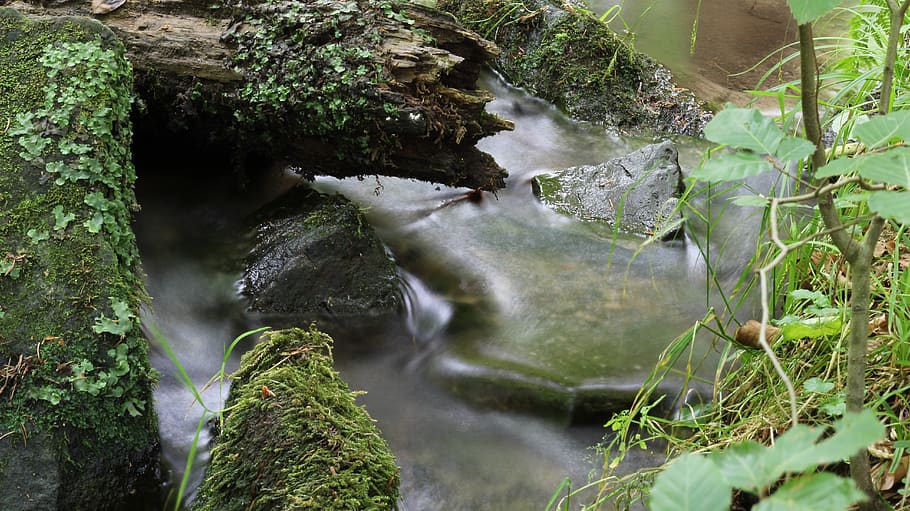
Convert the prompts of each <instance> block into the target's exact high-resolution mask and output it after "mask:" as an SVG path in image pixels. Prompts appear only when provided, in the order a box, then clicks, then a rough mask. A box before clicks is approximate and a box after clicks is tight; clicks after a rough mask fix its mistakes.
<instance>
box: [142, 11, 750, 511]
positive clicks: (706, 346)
mask: <svg viewBox="0 0 910 511" xmlns="http://www.w3.org/2000/svg"><path fill="white" fill-rule="evenodd" d="M627 3H629V2H627ZM484 87H486V88H488V89H490V90H492V91H493V92H494V93H495V95H496V97H497V98H498V99H496V100H495V101H494V102H492V103H491V104H490V106H489V109H490V110H491V111H494V112H496V113H499V114H500V115H502V116H503V117H506V118H508V119H511V120H514V121H515V123H516V130H515V131H513V132H508V133H502V134H499V135H497V136H494V137H491V138H489V139H485V140H482V141H481V143H480V144H479V146H480V148H481V149H482V150H484V151H487V152H489V153H490V154H492V155H493V156H494V157H495V158H496V160H497V161H498V162H499V163H500V164H501V165H502V166H503V167H505V168H506V169H507V170H508V171H509V172H510V178H509V180H508V187H507V188H506V189H504V190H502V191H500V192H498V193H497V194H496V195H495V196H494V195H492V194H485V195H484V197H483V198H482V200H481V201H480V202H472V201H468V200H461V199H462V198H463V196H464V193H465V192H466V190H455V189H450V188H445V187H438V186H435V185H431V184H426V183H418V182H413V181H407V180H401V179H391V178H379V179H374V178H367V179H365V180H356V179H349V180H344V181H339V180H335V179H319V180H318V181H317V182H316V183H315V185H314V186H315V187H316V188H318V189H320V190H322V191H325V192H338V193H342V194H344V195H346V196H347V197H349V198H350V199H351V200H353V201H355V202H356V203H358V204H359V205H360V206H362V207H363V208H364V209H365V210H367V211H368V213H367V217H368V219H369V221H370V222H371V224H373V225H374V226H375V227H376V229H377V232H378V233H379V235H380V237H381V238H382V239H383V241H384V242H385V243H386V244H387V245H388V247H389V248H390V250H391V252H392V253H393V254H394V256H395V258H396V261H397V263H398V264H399V266H400V268H401V270H400V271H401V275H402V282H403V294H404V297H405V302H406V309H407V310H406V314H404V315H403V317H402V318H401V319H400V321H399V322H398V323H394V324H391V325H388V327H387V328H385V329H384V330H381V331H375V330H370V331H360V332H357V331H356V329H354V330H353V332H355V333H353V334H352V333H351V330H350V329H348V333H346V334H344V335H346V336H347V337H345V336H341V337H338V338H337V339H336V344H337V346H336V350H335V355H336V363H337V368H338V369H339V371H340V373H341V375H342V377H343V378H344V379H345V380H346V381H347V382H348V384H349V385H350V386H351V388H352V389H358V390H365V391H366V392H367V393H366V394H365V395H363V396H362V397H361V398H360V401H361V402H362V403H363V404H364V405H366V407H367V409H368V410H369V412H370V413H371V414H372V415H373V417H375V418H376V419H377V422H378V426H379V427H380V429H381V430H382V432H383V435H384V437H385V438H386V439H387V440H388V441H389V444H390V445H391V447H392V450H393V451H394V452H395V454H396V455H397V456H398V461H399V464H400V465H401V469H402V470H401V476H402V502H401V507H402V509H406V510H411V511H424V510H496V511H509V510H516V511H518V510H528V509H543V508H544V507H545V506H546V503H547V501H548V500H549V498H550V496H551V494H552V493H553V492H554V491H555V490H556V488H557V487H559V485H560V483H561V482H562V481H563V480H564V479H566V478H569V479H571V480H572V482H573V486H575V487H577V486H579V485H581V484H583V483H584V482H585V481H586V480H587V477H588V474H589V472H591V471H595V472H596V470H597V469H598V468H599V467H600V465H601V463H602V461H603V460H602V458H601V457H600V456H599V455H598V454H597V453H596V452H595V451H594V450H592V449H591V446H592V445H593V444H595V443H596V442H597V441H599V440H600V439H601V437H602V435H603V429H602V427H601V426H602V423H603V421H604V419H605V418H606V416H605V415H604V413H605V410H607V408H608V406H606V405H605V402H606V403H607V405H609V404H610V402H609V399H607V398H606V397H605V396H615V397H616V400H617V401H618V402H624V401H627V400H628V399H630V397H631V396H633V395H634V393H635V392H636V391H637V389H638V386H639V385H640V384H641V381H642V379H643V378H644V377H645V375H646V374H647V373H648V371H649V370H650V369H651V367H652V366H653V364H654V362H655V361H656V359H657V356H658V354H659V353H660V352H661V350H663V349H664V347H666V345H667V343H668V342H669V341H670V340H671V339H673V338H674V337H675V336H676V335H678V334H680V333H681V332H682V331H684V330H685V329H686V328H688V327H689V326H691V325H692V323H693V322H694V321H696V320H698V319H700V318H701V317H702V316H703V314H704V311H705V309H706V307H708V306H717V305H719V299H718V296H717V290H716V289H708V287H709V286H706V284H705V282H706V278H705V265H704V260H703V258H702V257H701V255H700V254H699V251H698V250H697V248H696V247H695V243H694V242H693V240H692V239H691V238H690V239H686V240H679V241H676V242H670V243H657V244H653V245H651V246H648V247H647V248H645V249H644V250H641V251H638V249H639V248H640V244H641V241H642V240H641V239H640V238H631V237H626V236H618V237H617V236H615V234H614V233H613V231H612V230H611V229H609V228H608V227H605V226H602V225H596V224H586V223H582V222H579V221H577V220H574V219H570V218H567V217H564V216H561V215H559V214H556V213H554V212H553V211H551V210H549V209H547V208H545V207H544V206H542V205H541V204H540V203H539V202H538V201H537V200H536V199H535V198H534V197H533V195H532V192H531V184H530V180H531V178H532V176H533V175H535V174H537V173H542V172H547V171H548V170H553V169H558V168H564V167H568V166H573V165H581V164H594V163H598V162H602V161H604V160H606V159H609V158H612V157H617V156H621V155H625V154H627V153H629V152H631V151H633V150H635V149H636V148H638V147H641V146H642V145H644V144H646V143H649V142H651V141H650V140H635V139H621V138H617V137H615V136H613V135H610V134H609V133H606V132H605V131H604V130H603V129H598V128H595V127H592V126H588V125H586V124H583V123H575V122H572V121H570V120H568V119H566V118H564V117H563V116H561V115H560V114H559V113H558V112H556V111H555V110H554V109H553V108H552V106H550V105H548V104H546V103H543V102H541V101H539V100H536V99H534V98H532V97H530V96H527V95H526V94H524V93H523V92H522V91H519V90H515V89H512V88H509V87H508V86H506V85H504V84H503V83H501V82H500V81H499V80H498V79H497V78H496V77H495V76H492V75H488V76H487V77H486V78H485V83H484ZM678 145H679V147H680V160H681V163H683V165H684V167H688V168H691V166H693V165H694V164H696V163H697V161H698V159H699V158H700V153H701V149H702V148H701V147H700V145H699V144H697V143H695V142H694V141H687V140H680V141H678ZM171 165H182V167H180V168H172V167H171ZM138 170H139V172H140V175H141V176H142V178H141V179H140V183H139V188H138V194H139V199H140V202H141V203H142V205H143V210H142V212H141V213H140V214H139V215H137V225H136V230H137V235H138V237H139V242H140V250H141V253H142V257H143V264H144V268H145V271H146V273H147V276H148V278H147V285H148V291H149V293H150V294H151V295H152V296H153V297H154V301H153V303H152V306H151V307H150V309H149V310H147V311H145V313H144V315H143V320H144V322H145V323H146V325H147V326H148V325H152V324H154V325H155V326H157V328H159V329H160V330H161V333H162V335H163V337H164V338H165V339H167V340H168V342H169V344H170V345H171V346H172V347H173V348H174V350H175V351H176V353H177V356H178V358H179V359H180V361H181V363H182V365H183V367H184V369H185V370H186V372H187V374H188V375H189V376H190V377H191V378H192V380H193V381H194V383H195V385H196V386H197V387H200V388H201V387H202V386H203V385H204V384H205V383H206V382H207V381H208V380H209V378H210V377H211V376H213V375H214V374H215V373H216V372H217V371H218V370H219V368H220V367H221V364H222V358H223V354H224V350H225V349H226V345H227V344H228V343H229V342H230V341H231V340H232V339H233V338H234V337H235V336H237V335H239V334H240V333H242V332H244V331H246V330H248V329H251V328H255V327H258V326H261V325H260V324H259V320H258V319H257V318H256V317H255V316H253V315H251V314H249V313H247V312H246V310H245V306H244V304H243V303H242V301H241V300H240V299H239V298H238V296H237V290H236V282H237V281H238V279H239V278H240V272H241V271H242V264H243V257H244V256H245V254H246V253H247V251H248V250H249V248H250V243H251V241H250V239H249V236H250V233H251V228H250V226H249V225H247V223H246V220H245V218H246V217H247V215H248V214H249V213H251V212H252V211H254V210H255V209H257V208H258V207H259V206H261V205H263V204H264V203H266V202H267V201H268V200H269V199H271V198H274V197H275V196H276V195H277V194H278V193H280V192H281V191H282V190H283V189H285V188H286V187H287V186H289V184H290V182H289V179H290V178H289V177H288V176H287V175H286V174H284V173H283V172H282V171H280V170H272V171H269V172H267V173H266V174H268V175H269V176H271V177H270V178H269V179H267V180H265V181H266V182H265V183H263V184H257V186H254V187H252V188H251V189H248V190H245V191H243V192H241V193H238V192H237V191H234V190H230V189H227V188H225V187H224V186H222V184H221V183H223V182H224V180H221V179H218V177H217V175H218V171H221V169H209V170H210V171H213V172H208V173H207V172H205V169H203V168H201V167H199V166H197V165H195V164H193V163H191V162H184V163H182V164H166V163H161V162H158V163H154V162H152V163H147V164H146V166H145V167H143V166H142V165H140V167H139V169H138ZM172 175H178V176H180V178H179V179H180V182H181V184H182V185H181V187H178V188H175V187H174V186H173V185H172V184H171V183H172V182H173V178H170V177H169V176H172ZM156 176H159V177H156ZM200 190H205V191H204V192H201V191H200ZM176 205H180V206H179V207H175V206H176ZM724 217H725V220H724V222H723V223H722V224H720V225H717V226H715V227H714V235H715V236H716V237H717V239H716V240H714V244H713V245H712V247H720V246H724V247H727V249H726V252H725V254H724V256H722V257H718V256H717V255H715V256H713V257H712V261H714V262H715V263H716V265H717V266H718V267H719V268H720V269H721V271H722V273H723V274H725V275H726V276H733V275H735V274H736V270H738V269H739V268H741V267H742V266H743V264H744V262H745V260H746V258H747V257H748V254H749V250H750V249H751V245H750V244H749V243H748V241H754V240H755V238H756V236H757V233H756V230H755V229H756V223H755V220H754V218H750V216H749V215H748V212H743V211H732V212H727V213H725V215H724ZM691 227H692V232H693V233H698V232H702V233H703V231H704V227H703V226H700V225H698V224H697V223H695V224H693V225H692V226H691ZM737 240H746V241H747V242H745V243H740V242H738V241H737ZM329 331H330V332H331V328H329ZM244 346H248V344H245V343H241V345H240V346H239V347H238V349H237V351H235V353H234V354H233V355H232V356H231V357H229V358H228V360H227V361H226V363H227V369H228V370H231V369H233V368H235V367H236V364H237V356H238V354H239V352H240V351H242V349H243V348H244ZM696 351H697V355H698V356H705V357H707V358H708V360H709V362H708V365H710V364H711V361H712V360H714V359H716V357H717V351H718V350H717V347H716V346H713V345H712V344H711V343H710V342H709V339H706V338H699V340H698V343H697V350H696ZM152 356H153V364H154V366H155V367H156V368H158V369H159V370H160V371H161V372H162V379H161V384H160V387H159V389H158V390H157V391H156V401H157V405H158V406H157V410H158V414H159V420H160V430H161V435H162V442H163V450H164V457H165V460H166V462H167V463H168V465H169V466H171V467H172V468H173V471H174V472H173V474H171V480H172V481H177V480H179V477H180V475H181V474H182V471H183V466H184V463H185V461H186V458H187V455H188V452H189V450H190V446H191V445H192V443H193V439H194V435H195V432H196V429H197V424H198V421H199V417H200V416H201V414H202V411H201V408H200V407H199V406H198V405H194V404H193V397H192V395H191V394H190V392H189V391H188V390H187V389H186V388H184V387H183V386H182V385H181V384H180V383H179V381H178V379H177V370H176V369H175V368H174V366H173V364H172V363H171V361H170V360H169V359H168V357H167V356H166V355H165V354H164V351H163V349H162V348H161V346H160V344H158V343H157V342H156V343H155V347H154V349H153V354H152ZM679 383H680V382H678V381H677V382H676V384H679ZM226 392H227V389H226V388H225V387H223V386H219V385H213V386H210V387H209V388H207V389H206V390H205V391H204V392H203V394H202V397H203V400H204V401H205V404H206V405H207V406H208V407H209V408H211V409H218V408H220V407H221V406H222V404H223V399H224V397H226ZM529 396H530V397H529ZM207 441H208V438H207V433H206V431H205V430H203V432H202V437H201V439H200V442H199V444H200V445H203V446H204V445H205V443H206V442H207ZM206 456H207V454H206V453H205V449H201V450H200V453H198V455H197V456H196V458H195V465H194V468H193V472H192V474H193V478H192V481H191V485H190V486H191V487H195V485H196V484H198V481H199V479H200V478H201V475H202V467H204V462H205V458H206ZM640 456H641V457H640V458H637V459H632V460H630V463H629V464H628V467H627V469H629V470H631V469H633V468H635V467H636V466H645V465H648V464H649V463H653V462H654V459H655V458H651V457H649V456H648V455H646V454H642V455H640Z"/></svg>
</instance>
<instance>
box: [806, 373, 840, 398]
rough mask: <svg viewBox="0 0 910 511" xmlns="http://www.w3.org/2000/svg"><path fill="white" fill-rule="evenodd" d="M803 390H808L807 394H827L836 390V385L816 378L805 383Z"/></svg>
mask: <svg viewBox="0 0 910 511" xmlns="http://www.w3.org/2000/svg"><path fill="white" fill-rule="evenodd" d="M803 388H804V389H806V392H815V393H819V394H825V393H827V392H829V391H831V390H832V389H833V388H834V384H833V383H831V382H829V381H825V380H823V379H821V378H819V377H817V376H815V377H812V378H809V379H808V380H806V381H804V382H803Z"/></svg>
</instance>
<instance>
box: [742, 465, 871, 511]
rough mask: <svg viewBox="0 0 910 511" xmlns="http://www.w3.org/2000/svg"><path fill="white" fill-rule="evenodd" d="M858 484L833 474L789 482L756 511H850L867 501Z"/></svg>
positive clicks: (820, 474) (818, 474)
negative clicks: (853, 505) (849, 510)
mask: <svg viewBox="0 0 910 511" xmlns="http://www.w3.org/2000/svg"><path fill="white" fill-rule="evenodd" d="M865 498H866V495H865V494H864V493H863V492H862V491H860V490H859V489H858V488H857V487H856V484H855V483H854V482H853V481H852V480H850V479H845V478H843V477H839V476H837V475H835V474H832V473H830V472H820V473H817V474H808V475H803V476H801V477H798V478H796V479H793V480H791V481H788V482H787V483H786V484H784V485H783V486H781V487H780V488H778V489H777V491H775V492H774V493H773V494H772V495H771V496H770V497H768V498H766V499H764V500H762V501H761V502H759V503H758V505H757V506H755V507H754V508H752V509H753V510H754V511H846V510H847V509H849V508H850V506H851V505H852V504H855V503H857V502H861V501H863V500H865Z"/></svg>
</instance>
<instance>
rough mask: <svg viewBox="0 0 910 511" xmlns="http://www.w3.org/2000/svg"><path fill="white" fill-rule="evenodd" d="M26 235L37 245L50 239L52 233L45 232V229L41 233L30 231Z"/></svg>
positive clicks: (36, 230) (35, 230)
mask: <svg viewBox="0 0 910 511" xmlns="http://www.w3.org/2000/svg"><path fill="white" fill-rule="evenodd" d="M25 235H26V236H28V237H29V239H31V240H32V243H36V244H37V243H40V242H42V241H44V240H46V239H48V238H50V236H51V235H50V233H48V232H47V231H45V230H43V229H42V230H40V231H39V230H38V229H29V230H28V232H26V233H25Z"/></svg>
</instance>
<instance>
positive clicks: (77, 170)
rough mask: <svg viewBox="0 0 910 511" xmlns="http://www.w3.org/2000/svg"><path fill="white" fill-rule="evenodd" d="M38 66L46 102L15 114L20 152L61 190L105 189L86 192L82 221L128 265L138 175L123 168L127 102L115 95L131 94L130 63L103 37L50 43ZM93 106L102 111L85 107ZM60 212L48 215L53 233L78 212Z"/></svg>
mask: <svg viewBox="0 0 910 511" xmlns="http://www.w3.org/2000/svg"><path fill="white" fill-rule="evenodd" d="M40 62H41V65H42V67H43V68H44V70H45V73H46V74H47V77H48V80H49V81H48V84H47V86H46V87H45V88H44V101H43V105H42V106H41V108H39V109H37V110H35V111H30V112H24V113H19V114H17V115H16V122H15V124H14V125H12V126H11V128H10V135H13V136H18V142H19V145H20V146H21V147H22V149H23V150H22V151H20V153H19V156H20V157H21V158H22V159H23V160H25V161H28V162H32V163H33V164H35V165H37V166H43V169H44V171H46V172H47V173H48V174H50V175H54V176H57V177H56V179H55V180H54V183H55V184H56V185H58V186H62V185H64V184H66V183H68V182H69V183H78V182H80V181H87V182H88V184H89V185H90V186H92V187H95V188H98V187H101V190H103V191H101V190H98V191H94V192H92V193H89V194H87V195H86V197H85V203H86V204H87V205H89V206H91V208H92V211H91V212H90V213H89V216H88V218H86V219H85V220H84V222H83V223H84V225H85V227H86V228H87V229H88V230H89V232H91V233H93V234H97V233H99V232H101V230H102V228H104V230H105V234H106V235H107V236H108V237H109V238H110V239H111V241H112V245H113V247H114V249H115V251H116V252H117V255H118V256H119V257H121V258H122V260H123V263H124V264H125V265H126V266H130V265H131V264H132V263H133V261H134V260H135V259H136V257H137V254H136V248H135V239H134V236H133V233H132V230H131V228H130V211H129V210H130V208H132V207H134V205H135V198H134V197H133V196H132V195H131V190H132V187H131V185H132V183H133V181H135V171H134V170H133V167H132V164H131V163H127V165H126V166H124V165H123V164H122V163H121V162H123V161H126V162H129V161H130V160H129V154H128V151H129V148H128V146H125V145H124V144H123V143H122V142H121V140H119V137H120V136H121V133H119V130H120V129H121V126H123V125H125V124H126V123H127V122H128V120H129V114H130V109H131V104H132V99H131V97H130V96H129V95H122V94H118V93H116V92H115V91H117V90H119V88H123V87H125V89H126V90H129V89H130V85H129V84H131V82H132V69H131V67H130V64H129V62H128V61H126V60H125V59H120V58H117V55H116V52H115V51H114V50H112V49H106V48H104V47H103V45H102V43H101V41H100V40H95V41H90V42H66V43H59V44H53V45H48V46H47V47H46V48H45V50H44V52H43V54H42V55H41V58H40ZM98 104H100V105H103V106H99V107H98V108H95V109H91V108H87V106H88V105H98ZM73 127H75V128H73ZM89 140H92V141H95V143H93V144H89V143H87V141H89ZM128 142H129V141H128V140H127V144H128ZM125 185H126V186H125ZM125 190H126V192H125ZM57 208H60V209H57ZM57 208H55V209H54V210H53V211H52V214H53V215H54V230H63V229H65V228H66V226H67V225H68V224H69V223H70V222H71V221H73V220H75V219H76V215H75V213H74V212H69V213H66V214H64V212H63V209H62V206H59V205H58V206H57ZM27 234H28V236H29V238H31V239H32V242H33V243H39V242H41V241H45V240H47V239H48V237H49V233H47V231H44V230H39V229H31V230H29V231H28V233H27Z"/></svg>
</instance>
